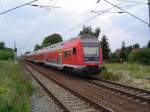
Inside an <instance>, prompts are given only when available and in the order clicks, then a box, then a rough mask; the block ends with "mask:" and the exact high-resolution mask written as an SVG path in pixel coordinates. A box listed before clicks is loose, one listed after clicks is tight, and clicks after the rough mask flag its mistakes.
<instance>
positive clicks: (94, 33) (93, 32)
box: [79, 26, 101, 38]
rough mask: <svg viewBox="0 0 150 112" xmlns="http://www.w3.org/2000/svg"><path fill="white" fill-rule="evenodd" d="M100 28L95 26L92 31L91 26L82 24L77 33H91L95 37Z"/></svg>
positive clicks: (97, 35)
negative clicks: (80, 29)
mask: <svg viewBox="0 0 150 112" xmlns="http://www.w3.org/2000/svg"><path fill="white" fill-rule="evenodd" d="M100 32H101V30H100V28H96V29H95V31H93V29H92V28H91V26H83V29H82V31H80V33H79V35H82V34H91V35H93V36H95V37H97V38H98V37H99V34H100Z"/></svg>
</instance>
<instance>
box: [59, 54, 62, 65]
mask: <svg viewBox="0 0 150 112" xmlns="http://www.w3.org/2000/svg"><path fill="white" fill-rule="evenodd" d="M58 64H62V53H61V52H60V53H59V54H58Z"/></svg>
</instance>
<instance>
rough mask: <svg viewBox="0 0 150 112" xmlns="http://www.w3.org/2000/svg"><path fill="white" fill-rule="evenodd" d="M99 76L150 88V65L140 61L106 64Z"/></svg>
mask: <svg viewBox="0 0 150 112" xmlns="http://www.w3.org/2000/svg"><path fill="white" fill-rule="evenodd" d="M105 67H106V70H104V71H103V72H102V73H101V74H99V77H102V78H104V79H109V80H113V81H117V82H119V83H123V84H127V85H131V86H134V87H139V88H143V89H148V90H150V66H146V65H141V64H138V63H126V64H117V63H113V64H105Z"/></svg>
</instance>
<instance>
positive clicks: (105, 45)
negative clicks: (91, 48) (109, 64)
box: [101, 35, 110, 60]
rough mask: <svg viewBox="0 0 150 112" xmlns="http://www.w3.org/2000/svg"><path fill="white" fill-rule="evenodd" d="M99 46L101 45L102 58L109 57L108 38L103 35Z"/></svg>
mask: <svg viewBox="0 0 150 112" xmlns="http://www.w3.org/2000/svg"><path fill="white" fill-rule="evenodd" d="M101 47H102V53H103V59H104V60H106V59H109V52H110V48H109V43H108V39H107V37H106V36H105V35H103V37H102V41H101Z"/></svg>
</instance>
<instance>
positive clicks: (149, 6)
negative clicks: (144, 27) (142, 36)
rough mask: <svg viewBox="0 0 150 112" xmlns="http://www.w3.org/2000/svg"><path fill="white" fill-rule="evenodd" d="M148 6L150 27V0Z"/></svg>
mask: <svg viewBox="0 0 150 112" xmlns="http://www.w3.org/2000/svg"><path fill="white" fill-rule="evenodd" d="M148 8H149V27H150V0H148Z"/></svg>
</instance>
